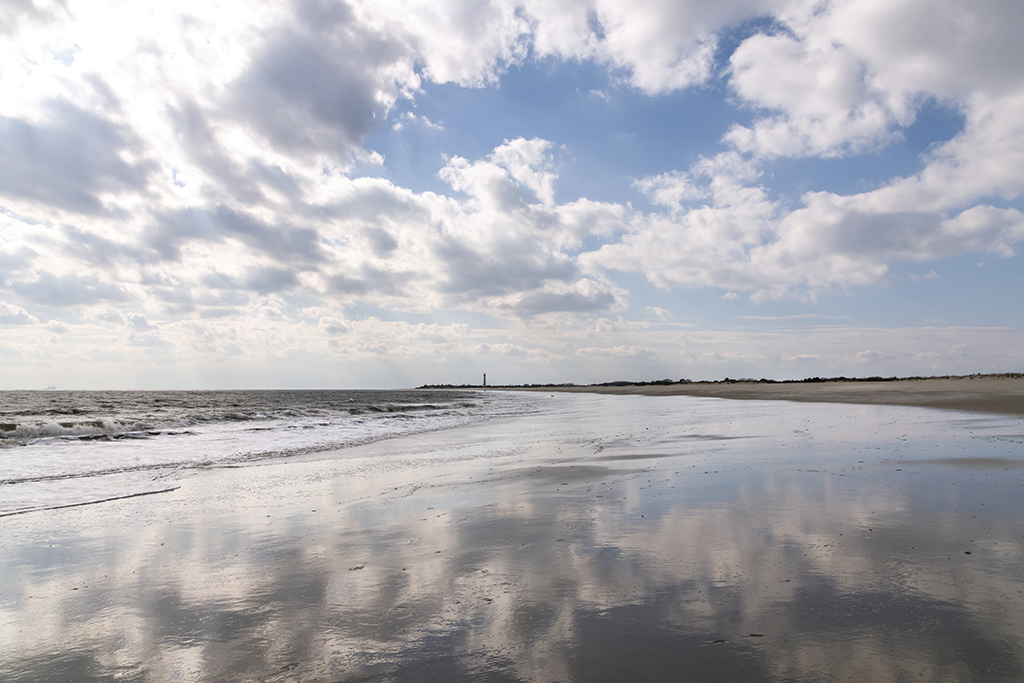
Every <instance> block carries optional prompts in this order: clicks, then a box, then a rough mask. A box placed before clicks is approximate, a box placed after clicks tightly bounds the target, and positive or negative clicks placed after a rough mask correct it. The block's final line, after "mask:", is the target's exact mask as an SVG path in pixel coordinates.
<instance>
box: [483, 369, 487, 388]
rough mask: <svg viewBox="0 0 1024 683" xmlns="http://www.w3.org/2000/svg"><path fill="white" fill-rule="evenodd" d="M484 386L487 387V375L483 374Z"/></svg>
mask: <svg viewBox="0 0 1024 683" xmlns="http://www.w3.org/2000/svg"><path fill="white" fill-rule="evenodd" d="M484 386H485V387H486V386H487V373H486V372H485V373H484Z"/></svg>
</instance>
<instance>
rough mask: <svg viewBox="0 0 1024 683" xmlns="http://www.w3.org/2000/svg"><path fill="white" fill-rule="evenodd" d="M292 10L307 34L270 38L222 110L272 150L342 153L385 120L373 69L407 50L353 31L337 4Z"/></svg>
mask: <svg viewBox="0 0 1024 683" xmlns="http://www.w3.org/2000/svg"><path fill="white" fill-rule="evenodd" d="M297 7H298V9H299V12H298V16H299V18H300V19H302V20H303V21H305V23H306V27H307V29H308V30H307V31H305V32H302V31H295V30H291V29H283V30H281V31H280V32H279V33H278V34H277V35H275V36H272V37H271V38H270V39H269V40H268V41H267V44H266V47H265V48H264V49H263V51H262V52H261V53H260V54H257V55H255V56H254V59H253V61H252V65H251V66H250V68H249V70H248V71H247V72H246V73H245V74H244V75H243V76H242V77H241V78H240V79H239V80H238V81H237V82H236V83H235V84H234V94H233V97H232V98H231V104H230V105H229V106H228V107H227V109H226V112H227V113H228V115H230V116H232V117H233V118H235V119H238V120H243V121H246V122H248V123H249V124H250V125H252V126H253V127H254V128H255V129H256V130H258V131H259V132H260V133H261V134H262V135H264V136H265V137H266V138H267V139H268V140H269V141H270V142H271V143H272V144H273V145H274V146H275V147H277V148H278V149H286V150H291V151H299V152H314V153H318V152H328V153H334V154H340V155H345V154H347V153H348V152H349V151H351V150H352V149H353V148H355V147H357V146H358V145H359V144H360V143H361V141H362V139H363V137H364V136H365V135H366V134H367V133H368V132H369V131H370V129H371V128H372V126H373V125H374V122H375V120H376V119H377V118H380V117H382V115H383V114H384V111H385V106H386V105H385V104H384V103H383V102H382V101H381V97H380V94H379V91H378V88H379V84H380V80H379V77H378V76H377V75H376V74H375V70H376V68H377V67H380V66H386V65H390V64H393V63H394V62H396V61H398V60H400V59H402V58H404V57H406V55H407V50H406V48H404V47H402V46H401V45H400V44H399V43H397V42H395V41H393V40H389V39H387V38H385V37H383V36H380V35H377V34H375V33H373V32H371V31H370V30H369V29H367V28H365V27H362V26H359V25H357V24H356V23H355V22H353V21H352V16H351V12H350V11H349V10H348V9H347V7H345V6H343V5H341V4H334V3H314V2H304V3H298V5H297Z"/></svg>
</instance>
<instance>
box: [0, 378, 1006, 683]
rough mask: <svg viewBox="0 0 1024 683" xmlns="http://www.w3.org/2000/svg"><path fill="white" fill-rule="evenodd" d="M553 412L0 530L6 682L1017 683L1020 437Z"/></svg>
mask: <svg viewBox="0 0 1024 683" xmlns="http://www.w3.org/2000/svg"><path fill="white" fill-rule="evenodd" d="M552 400H553V401H556V402H557V410H556V411H554V412H553V413H552V414H550V415H545V416H535V417H530V418H527V419H523V420H510V421H503V422H497V423H490V424H488V425H484V426H479V427H474V428H470V429H460V430H454V431H448V432H438V433H435V434H429V435H420V436H417V437H413V438H409V439H402V440H395V441H389V442H383V443H379V444H375V445H372V446H369V447H364V448H359V449H351V450H349V451H346V452H343V453H342V454H341V455H340V457H338V458H335V459H327V460H317V459H314V458H309V459H306V460H304V461H296V462H289V463H284V464H274V465H268V466H262V467H252V468H246V469H240V470H227V469H222V470H212V471H209V472H199V473H193V474H189V475H187V476H184V477H183V478H182V479H181V481H179V482H178V483H180V484H181V488H180V489H179V490H178V491H175V492H172V493H169V494H161V495H160V496H153V497H149V499H135V500H128V501H118V502H112V503H108V504H103V505H95V506H87V507H84V508H79V509H73V510H64V511H60V512H57V513H56V514H53V513H41V514H32V515H24V516H22V517H21V518H7V519H4V520H0V524H2V525H3V529H4V533H3V534H2V539H3V540H0V550H2V553H0V568H2V574H3V576H4V577H5V579H4V582H3V586H2V587H0V643H3V644H2V645H0V673H2V674H3V676H2V677H3V678H4V680H11V681H27V680H40V679H46V678H49V679H52V680H133V681H134V680H137V681H151V680H152V681H162V680H211V681H212V680H217V681H225V680H228V681H230V680H237V681H244V680H263V681H290V680H302V681H316V680H324V681H347V680H353V681H354V680H373V681H377V680H380V681H389V680H396V681H399V680H401V681H406V680H445V679H450V680H530V681H552V682H553V681H571V680H578V681H595V680H608V681H614V680H626V679H630V680H680V679H683V680H686V679H690V680H699V681H715V680H723V681H724V680H730V681H731V680H746V681H781V680H796V681H817V680H838V681H863V680H872V681H899V680H927V681H959V680H993V681H1002V680H1006V681H1009V680H1020V679H1021V678H1022V677H1024V609H1022V608H1024V593H1022V591H1024V578H1022V577H1024V543H1022V536H1021V534H1022V533H1024V532H1022V531H1021V529H1024V524H1022V522H1024V496H1022V495H1021V494H1022V493H1024V481H1022V479H1021V477H1022V476H1024V473H1022V472H1021V470H1020V469H1019V465H1015V463H1019V462H1020V461H1021V460H1024V452H1022V450H1021V445H1020V443H1019V439H1018V440H1013V439H1010V438H1005V437H1004V436H1001V435H1005V434H1008V433H1010V434H1012V433H1018V434H1019V433H1020V431H1021V430H1020V421H1019V420H1012V419H1007V418H977V417H971V418H970V419H969V420H968V419H964V420H963V421H960V418H961V416H960V415H958V414H955V413H942V412H937V411H926V410H916V409H907V408H889V407H876V406H837V405H807V404H802V405H794V404H785V403H770V404H764V403H755V402H739V403H732V402H728V401H714V400H694V399H688V398H685V397H679V398H649V397H630V398H623V397H602V396H583V397H580V396H565V397H559V398H557V399H552ZM733 437H744V438H733ZM976 458H984V459H987V460H981V462H986V463H988V465H987V466H986V467H977V468H974V467H970V468H965V467H963V466H962V465H963V463H964V462H971V463H973V462H976V461H975V460H974V459H976ZM965 459H966V460H965ZM385 464H386V467H385V466H384V465H385Z"/></svg>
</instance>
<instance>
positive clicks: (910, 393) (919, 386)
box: [419, 372, 1024, 416]
mask: <svg viewBox="0 0 1024 683" xmlns="http://www.w3.org/2000/svg"><path fill="white" fill-rule="evenodd" d="M419 388H420V389H480V390H505V391H566V392H576V393H597V394H622V395H629V394H642V395H645V396H699V397H706V398H726V399H734V400H759V401H805V402H813V403H855V404H869V405H904V406H915V407H920V408H939V409H943V410H963V411H970V412H982V413H996V414H1002V415H1017V416H1024V373H1016V372H1012V373H1000V374H975V375H944V376H941V377H864V378H850V377H809V378H807V379H799V380H773V379H750V378H744V379H730V378H728V377H726V378H725V379H721V380H703V381H691V380H688V379H681V380H678V381H676V380H671V379H662V380H656V381H652V382H629V381H615V382H604V383H600V384H586V385H577V384H519V385H493V384H488V385H487V386H483V385H468V384H462V385H452V384H432V385H424V386H422V387H419Z"/></svg>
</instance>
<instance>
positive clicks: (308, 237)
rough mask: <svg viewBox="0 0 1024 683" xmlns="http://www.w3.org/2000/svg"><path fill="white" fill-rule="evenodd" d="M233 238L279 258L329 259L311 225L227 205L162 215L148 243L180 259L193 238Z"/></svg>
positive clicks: (299, 260) (167, 256) (168, 256)
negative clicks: (279, 222) (272, 220)
mask: <svg viewBox="0 0 1024 683" xmlns="http://www.w3.org/2000/svg"><path fill="white" fill-rule="evenodd" d="M228 237H230V238H234V239H237V240H238V241H240V242H242V243H243V244H245V245H246V246H248V247H250V248H252V249H255V250H256V251H259V252H261V253H263V254H266V255H268V256H271V257H273V258H274V259H276V260H278V261H285V262H289V263H296V262H297V263H318V262H322V261H324V260H325V259H326V256H325V254H324V251H323V249H322V247H321V245H320V237H319V235H318V234H317V232H316V231H315V230H312V229H310V228H295V227H291V226H275V225H269V224H267V223H265V222H263V221H261V220H259V219H256V218H253V217H251V216H247V215H245V214H241V213H238V212H236V211H233V210H231V209H228V208H226V207H218V208H217V209H214V210H213V211H208V210H206V209H184V210H181V211H175V212H173V213H169V214H166V215H164V216H163V217H161V219H160V220H159V222H158V225H157V226H155V227H152V228H150V230H149V231H148V232H147V235H146V237H145V238H144V239H145V242H146V245H147V246H148V247H150V248H151V249H154V250H155V251H157V252H158V253H159V254H160V256H162V257H163V258H165V259H168V260H173V261H179V260H181V248H182V247H183V246H184V245H185V244H186V243H187V242H190V241H192V240H201V241H206V242H214V243H221V242H223V241H224V240H225V239H226V238H228Z"/></svg>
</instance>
